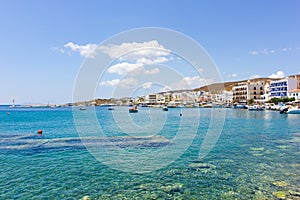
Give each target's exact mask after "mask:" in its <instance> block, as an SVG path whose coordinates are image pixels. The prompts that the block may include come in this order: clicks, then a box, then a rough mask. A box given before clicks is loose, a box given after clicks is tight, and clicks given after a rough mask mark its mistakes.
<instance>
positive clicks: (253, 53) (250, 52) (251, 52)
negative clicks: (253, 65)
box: [249, 51, 258, 55]
mask: <svg viewBox="0 0 300 200" xmlns="http://www.w3.org/2000/svg"><path fill="white" fill-rule="evenodd" d="M249 54H251V55H257V54H258V52H257V51H249Z"/></svg>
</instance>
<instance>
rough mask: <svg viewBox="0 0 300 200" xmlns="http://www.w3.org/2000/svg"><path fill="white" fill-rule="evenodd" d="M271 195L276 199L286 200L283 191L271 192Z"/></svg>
mask: <svg viewBox="0 0 300 200" xmlns="http://www.w3.org/2000/svg"><path fill="white" fill-rule="evenodd" d="M273 195H274V196H275V197H277V198H278V199H286V195H285V192H284V191H278V192H273Z"/></svg>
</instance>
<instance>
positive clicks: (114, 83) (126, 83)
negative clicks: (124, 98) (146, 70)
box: [99, 78, 138, 88]
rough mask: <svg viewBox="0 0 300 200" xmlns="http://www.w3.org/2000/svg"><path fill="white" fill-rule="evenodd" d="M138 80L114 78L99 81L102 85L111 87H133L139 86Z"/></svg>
mask: <svg viewBox="0 0 300 200" xmlns="http://www.w3.org/2000/svg"><path fill="white" fill-rule="evenodd" d="M137 83H138V82H137V80H136V79H134V78H125V79H121V80H120V79H113V80H108V81H102V82H100V83H99V85H100V86H111V87H123V88H132V87H136V86H137Z"/></svg>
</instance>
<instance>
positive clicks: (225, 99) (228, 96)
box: [212, 90, 233, 103]
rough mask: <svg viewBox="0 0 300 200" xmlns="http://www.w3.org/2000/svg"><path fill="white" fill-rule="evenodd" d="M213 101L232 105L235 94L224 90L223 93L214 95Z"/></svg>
mask: <svg viewBox="0 0 300 200" xmlns="http://www.w3.org/2000/svg"><path fill="white" fill-rule="evenodd" d="M212 99H213V101H215V102H219V103H231V102H232V99H233V92H232V91H226V90H224V91H223V92H221V93H218V94H213V95H212Z"/></svg>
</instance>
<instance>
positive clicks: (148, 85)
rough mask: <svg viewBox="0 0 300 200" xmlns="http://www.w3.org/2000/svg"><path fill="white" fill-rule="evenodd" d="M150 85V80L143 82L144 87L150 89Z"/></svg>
mask: <svg viewBox="0 0 300 200" xmlns="http://www.w3.org/2000/svg"><path fill="white" fill-rule="evenodd" d="M151 87H152V82H146V83H144V84H143V88H144V89H150V88H151Z"/></svg>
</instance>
